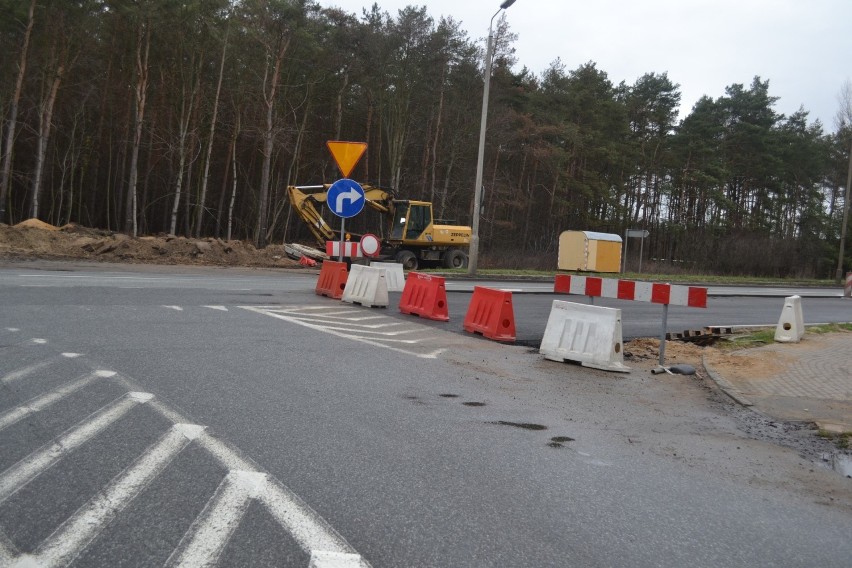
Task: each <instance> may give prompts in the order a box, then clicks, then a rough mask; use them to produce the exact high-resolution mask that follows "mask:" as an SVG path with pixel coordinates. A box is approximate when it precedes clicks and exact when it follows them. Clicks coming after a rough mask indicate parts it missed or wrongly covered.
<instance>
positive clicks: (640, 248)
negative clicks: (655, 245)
mask: <svg viewBox="0 0 852 568" xmlns="http://www.w3.org/2000/svg"><path fill="white" fill-rule="evenodd" d="M644 250H645V237H642V240H641V241H640V242H639V274H642V256H643V255H644V252H643V251H644Z"/></svg>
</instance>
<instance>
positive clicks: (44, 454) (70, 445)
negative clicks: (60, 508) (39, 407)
mask: <svg viewBox="0 0 852 568" xmlns="http://www.w3.org/2000/svg"><path fill="white" fill-rule="evenodd" d="M152 398H154V395H153V394H150V393H146V392H130V393H127V394H126V395H124V396H121V397H119V398H118V399H116V400H115V401H113V402H111V403H110V404H108V405H106V406H104V407H102V408H101V409H100V410H98V411H96V412H94V413H93V414H92V415H90V416H89V417H88V418H86V419H84V420H83V421H81V422H79V423H77V425H76V426H73V427H72V428H71V429H70V430H66V432H65V433H64V434H62V435H60V436H59V437H58V438H57V440H56V441H55V442H53V443H48V444H46V445H44V446H42V447H41V449H39V450H36V451H35V452H33V453H32V454H30V455H29V456H27V457H25V458H24V459H22V460H21V461H19V462H18V463H16V464H15V465H13V466H12V467H10V468H9V469H7V470H6V471H4V472H3V473H0V503H2V502H3V501H5V500H6V499H8V498H9V497H10V496H11V495H13V494H15V493H16V492H17V491H18V490H19V489H21V488H22V487H24V486H25V485H26V484H28V483H29V482H30V481H32V480H33V479H35V478H36V477H38V476H39V475H41V473H42V472H43V471H45V470H46V469H48V468H50V467H51V466H52V465H53V464H55V463H56V462H58V461H59V460H60V459H62V457H63V456H64V455H65V454H67V453H69V452H71V451H73V450H75V449H76V448H78V447H79V446H82V445H83V444H84V443H85V442H86V441H88V440H89V439H91V438H93V437H95V436H96V435H97V434H99V433H100V432H102V431H104V430H106V429H107V428H108V427H109V426H110V425H111V424H112V423H113V422H115V421H116V420H118V419H119V418H121V417H122V416H124V415H125V414H127V412H128V411H130V410H131V409H132V408H134V407H135V406H136V405H138V404H145V403H146V402H148V401H149V400H151V399H152Z"/></svg>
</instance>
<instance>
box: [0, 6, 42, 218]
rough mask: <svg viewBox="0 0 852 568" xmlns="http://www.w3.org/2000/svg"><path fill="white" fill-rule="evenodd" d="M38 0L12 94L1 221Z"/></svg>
mask: <svg viewBox="0 0 852 568" xmlns="http://www.w3.org/2000/svg"><path fill="white" fill-rule="evenodd" d="M35 5H36V0H32V1H31V2H30V8H29V11H28V12H27V27H26V31H24V41H23V45H22V46H21V57H20V59H19V60H18V77H17V79H16V80H15V93H14V95H13V96H12V104H11V108H10V111H9V125H8V126H7V129H6V143H5V144H4V146H3V169H2V172H1V173H0V223H5V222H6V196H7V195H8V192H9V174H10V173H11V171H12V146H13V145H14V143H15V125H16V123H17V120H18V103H19V101H20V100H21V90H22V89H23V85H24V75H26V72H27V51H29V47H30V37H31V36H32V32H33V22H34V21H35V17H34V14H35Z"/></svg>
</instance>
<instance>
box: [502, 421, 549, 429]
mask: <svg viewBox="0 0 852 568" xmlns="http://www.w3.org/2000/svg"><path fill="white" fill-rule="evenodd" d="M492 424H500V425H501V426H514V427H515V428H523V429H524V430H547V426H543V425H541V424H530V423H528V422H507V421H505V420H498V421H497V422H492Z"/></svg>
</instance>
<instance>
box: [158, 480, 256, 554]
mask: <svg viewBox="0 0 852 568" xmlns="http://www.w3.org/2000/svg"><path fill="white" fill-rule="evenodd" d="M265 480H266V474H265V473H258V472H255V471H239V470H238V471H232V472H230V473H229V474H228V475H226V476H225V479H223V480H222V483H220V484H219V487H218V488H217V489H216V493H214V494H213V497H211V498H210V500H209V501H208V502H207V505H205V506H204V510H203V511H201V514H200V515H198V517H197V518H196V519H195V522H193V523H192V526H191V527H189V530H188V531H187V532H186V534H185V535H184V536H183V538H182V539H181V541H180V544H178V547H177V549H175V551H174V552H173V553H172V555H171V556H170V557H169V559H168V561H166V566H180V567H181V568H194V567H199V568H203V567H206V566H211V565H214V564H215V563H216V561H217V559H218V558H219V555H220V554H221V553H222V551H223V550H224V549H225V546H226V545H227V544H228V541H229V540H230V539H231V536H232V535H233V534H234V531H235V530H237V527H238V526H239V524H240V521H241V520H242V518H243V516H244V515H245V513H246V511H247V510H248V507H249V505H250V504H251V501H252V499H256V498H257V497H258V494H259V493H260V492H261V491H262V486H263V484H264V482H265Z"/></svg>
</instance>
